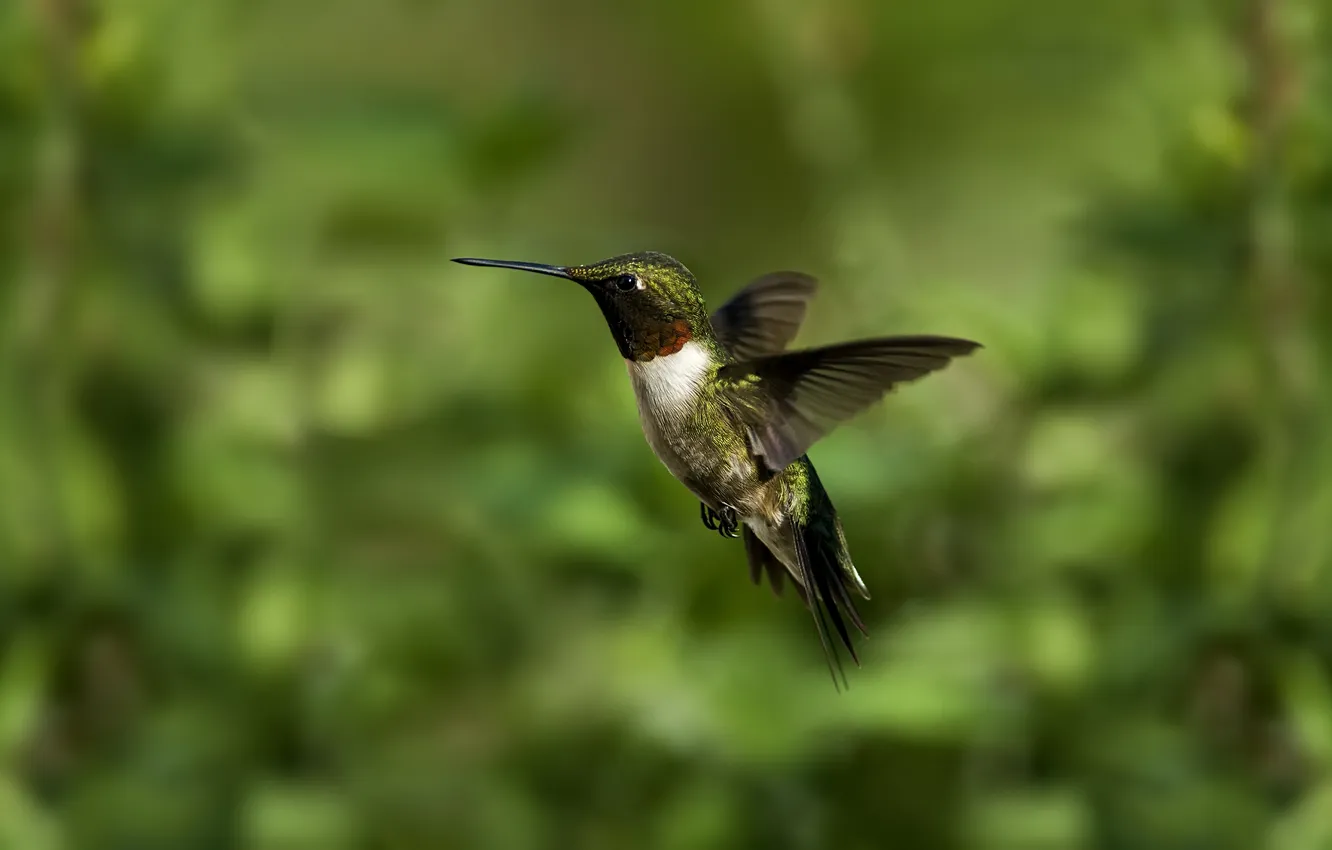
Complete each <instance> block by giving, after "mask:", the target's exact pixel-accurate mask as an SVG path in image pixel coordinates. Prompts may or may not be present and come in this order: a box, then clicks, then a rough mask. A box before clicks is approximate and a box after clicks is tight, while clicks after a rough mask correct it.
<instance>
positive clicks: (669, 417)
mask: <svg viewBox="0 0 1332 850" xmlns="http://www.w3.org/2000/svg"><path fill="white" fill-rule="evenodd" d="M455 262H458V263H463V264H465V265H470V266H494V267H498V268H506V269H518V270H520V271H527V272H536V273H538V274H544V275H552V276H554V277H562V278H566V279H568V280H572V281H574V282H575V283H577V284H579V285H581V286H582V287H583V288H584V289H586V290H587V291H588V292H590V293H592V297H593V298H595V299H596V302H597V305H598V306H599V307H600V308H601V312H602V314H603V315H604V316H605V318H606V323H607V324H608V325H609V326H610V330H611V335H612V336H613V337H614V338H615V344H616V346H617V347H618V348H619V351H620V356H621V357H623V358H624V360H625V364H626V366H627V367H628V370H629V378H630V381H631V382H632V384H633V387H634V395H635V396H636V398H637V401H638V413H639V419H640V421H641V422H642V425H643V432H644V434H645V435H646V436H647V441H648V444H649V445H650V446H651V447H652V450H653V452H654V453H655V454H656V455H657V457H658V458H659V459H660V460H661V462H662V463H663V464H665V466H666V468H667V469H668V470H670V472H671V474H672V475H674V476H675V477H676V478H677V479H679V480H680V482H681V483H683V484H684V485H685V487H687V488H689V490H690V492H692V493H693V494H694V495H695V496H696V497H698V499H699V501H700V503H701V504H700V507H699V511H700V515H701V517H702V520H703V524H704V525H705V526H707V527H708V528H709V529H712V530H714V531H718V532H720V533H721V534H722V535H724V536H727V537H737V536H739V537H743V538H744V546H745V554H746V556H747V557H748V560H749V573H750V578H751V579H752V580H753V582H754V583H755V584H759V583H761V580H762V576H763V575H765V574H766V575H767V578H768V582H769V584H770V585H771V586H772V589H773V591H774V593H776V594H777V595H779V596H780V595H781V592H782V587H783V582H784V579H785V576H786V574H787V573H790V575H791V578H792V579H793V583H794V585H795V588H796V591H797V593H799V595H800V598H801V600H802V601H803V602H804V603H805V605H806V607H807V608H808V609H809V611H810V613H811V614H812V615H813V618H814V626H815V629H816V630H817V632H818V635H819V642H820V643H821V644H822V646H823V652H824V656H825V658H826V659H827V661H828V667H829V670H830V671H831V672H832V674H833V683H834V684H837V683H838V674H839V673H841V675H842V681H843V682H845V673H844V672H843V671H842V667H841V658H840V655H839V653H838V651H837V649H836V648H835V647H834V645H833V643H832V639H831V633H830V631H829V623H831V625H832V629H833V630H834V631H835V632H836V634H837V637H838V638H839V639H840V640H841V643H842V645H843V646H845V647H846V649H847V651H848V652H849V653H850V654H851V659H852V660H853V661H854V662H855V663H856V665H857V666H859V664H860V659H859V656H857V654H856V649H855V645H854V644H853V642H852V640H851V634H850V632H849V630H848V628H847V621H848V620H849V621H850V622H851V624H853V625H854V626H855V627H856V628H857V629H859V630H860V631H861V633H862V634H865V635H866V636H868V634H869V633H868V632H867V631H866V629H865V624H864V622H863V621H862V620H861V617H860V614H859V613H858V612H857V611H856V607H855V603H854V602H853V601H852V598H851V594H852V592H853V591H854V592H855V593H858V594H859V595H860V596H861V597H863V598H865V599H869V591H868V589H867V588H866V587H865V583H864V581H862V580H861V578H860V574H859V573H858V572H856V568H855V566H854V564H852V562H851V555H850V553H849V552H848V551H847V545H846V537H845V535H844V534H843V532H842V523H841V521H840V520H839V519H838V517H837V511H836V509H834V508H833V503H832V500H831V499H830V498H829V497H828V493H827V491H825V490H824V489H823V485H822V483H820V481H819V477H818V475H817V474H816V473H815V472H814V466H813V464H811V463H810V462H809V458H808V457H807V456H806V455H805V452H806V451H807V450H808V449H809V447H810V446H811V445H812V444H813V443H815V442H816V441H817V440H818V439H819V438H820V437H822V436H823V435H824V434H826V433H828V432H829V431H830V430H832V429H833V428H834V427H835V426H836V425H837V424H838V423H840V422H842V421H845V420H847V419H849V418H851V417H852V416H854V415H855V414H857V413H859V412H860V411H862V410H864V409H865V408H867V407H869V406H870V405H871V404H873V403H874V402H876V401H877V400H878V399H879V398H880V397H882V396H883V395H884V394H885V393H887V392H889V391H890V390H892V389H893V388H894V387H896V386H897V385H898V384H901V383H905V382H907V381H913V380H915V379H917V378H920V377H922V376H924V375H927V374H929V373H930V372H934V371H937V370H939V369H942V368H943V367H945V366H947V365H948V363H949V361H950V360H951V359H952V358H954V357H960V356H962V355H965V354H970V353H971V352H973V351H975V350H976V349H977V348H980V345H979V344H978V343H975V342H971V341H969V340H965V339H955V338H952V337H944V336H888V337H878V338H874V339H863V340H857V341H854V342H844V343H840V344H838V345H828V346H823V347H820V348H806V349H800V350H797V351H786V345H787V343H789V342H790V341H791V339H792V338H793V337H794V336H795V334H796V331H797V330H798V329H799V327H800V323H801V321H802V320H803V319H804V317H805V308H806V305H807V303H808V302H809V300H810V299H811V298H812V297H813V295H814V292H815V290H816V288H817V284H816V282H815V280H814V278H812V277H810V276H809V275H805V274H801V273H799V272H774V273H771V274H767V275H764V276H762V277H759V278H757V279H756V280H754V281H752V282H751V283H750V284H749V285H747V286H745V287H744V288H743V289H741V290H740V291H739V292H737V293H736V294H735V295H734V296H732V297H731V299H730V300H729V301H727V302H726V303H725V304H723V305H722V306H721V307H720V308H718V309H717V311H716V312H714V313H712V314H711V315H709V314H708V313H707V309H706V307H705V306H704V302H703V296H702V295H701V294H700V293H699V289H698V283H697V281H696V280H695V279H694V276H693V274H691V273H690V271H689V270H688V269H686V268H685V267H684V266H683V265H682V264H681V263H680V262H679V261H677V260H676V259H674V258H673V257H669V256H667V255H666V254H661V253H657V252H653V251H648V252H643V253H638V254H623V255H621V256H617V257H611V258H610V259H606V260H602V261H600V262H597V263H592V264H591V265H585V266H550V265H542V264H539V263H526V262H512V261H507V260H482V259H473V258H459V259H456V260H455Z"/></svg>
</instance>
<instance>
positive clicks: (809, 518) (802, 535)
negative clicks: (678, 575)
mask: <svg viewBox="0 0 1332 850" xmlns="http://www.w3.org/2000/svg"><path fill="white" fill-rule="evenodd" d="M795 463H797V464H800V465H801V466H802V467H803V468H802V469H800V470H799V472H802V473H804V475H805V476H807V478H806V481H807V484H806V486H804V487H801V488H799V491H798V492H799V496H798V498H797V500H796V501H795V503H794V504H790V507H791V508H792V510H791V511H790V514H789V520H788V523H789V526H788V527H789V532H788V533H789V534H790V535H791V537H792V538H794V539H793V540H792V544H793V545H792V548H793V550H794V552H793V554H794V556H795V557H794V558H791V559H790V560H791V561H793V563H790V567H789V568H790V572H791V573H792V577H793V578H794V579H795V582H794V583H795V586H796V590H797V592H799V594H800V598H801V600H802V601H803V602H804V603H805V607H807V608H808V609H809V611H810V614H811V615H812V616H813V617H814V627H815V629H816V630H817V631H818V634H819V643H820V644H821V645H822V646H823V654H824V656H825V657H826V658H827V661H828V670H829V672H831V673H832V677H833V684H834V685H838V686H839V687H840V686H841V685H843V684H845V683H846V673H845V671H844V670H843V669H842V659H841V654H840V652H839V651H838V647H837V646H836V645H835V644H834V643H833V633H836V635H837V638H838V639H839V640H840V641H841V644H842V646H843V647H845V648H846V650H847V652H849V653H850V655H851V660H852V661H854V662H855V663H856V666H857V667H858V666H860V658H859V656H857V654H856V648H855V644H854V643H853V642H852V638H851V630H850V628H849V627H848V625H847V624H848V622H849V623H850V625H851V626H854V627H855V628H856V629H858V630H859V631H860V632H861V634H863V635H866V636H868V634H869V632H868V631H867V630H866V629H865V623H864V621H863V620H861V618H860V613H859V612H858V611H857V610H856V606H855V602H854V601H853V599H852V593H853V592H854V593H856V594H859V595H860V596H861V597H862V598H864V599H869V598H870V595H869V590H868V589H867V588H866V587H865V582H864V581H862V580H861V578H860V574H859V573H858V572H856V568H855V565H854V564H853V563H852V562H851V554H850V552H849V551H848V549H847V546H846V537H845V535H844V534H843V533H842V524H841V522H840V521H839V520H838V518H837V510H836V509H835V508H834V507H833V504H832V499H830V498H829V497H828V494H827V492H826V491H825V490H824V489H823V485H822V484H821V483H820V482H819V478H818V475H817V474H816V473H815V472H814V466H813V464H810V463H809V461H808V459H806V458H803V457H802V458H799V459H798V460H797V461H795ZM793 495H794V494H793ZM744 538H745V550H746V554H748V556H749V566H750V575H751V577H752V578H753V580H754V582H755V583H756V584H757V583H758V582H759V581H760V580H761V576H762V575H763V574H764V573H766V574H767V576H768V581H769V582H770V583H771V584H772V588H773V590H774V591H776V592H777V593H781V589H782V580H783V578H784V576H785V573H786V572H787V568H786V567H784V566H782V564H781V561H780V560H779V559H778V558H777V556H776V555H775V554H774V553H773V552H772V551H771V550H769V549H768V548H767V547H766V546H765V545H764V544H763V542H762V541H760V540H759V539H758V538H757V537H756V536H755V535H754V532H752V531H751V530H750V529H749V528H748V526H746V527H745V530H744ZM787 554H788V556H789V555H790V554H792V553H790V552H788V553H787Z"/></svg>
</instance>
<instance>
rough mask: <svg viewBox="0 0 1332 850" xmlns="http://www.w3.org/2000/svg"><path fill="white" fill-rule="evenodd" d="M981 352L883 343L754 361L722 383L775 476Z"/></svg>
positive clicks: (732, 370) (724, 373)
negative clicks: (921, 382)
mask: <svg viewBox="0 0 1332 850" xmlns="http://www.w3.org/2000/svg"><path fill="white" fill-rule="evenodd" d="M977 348H980V344H979V343H975V342H972V341H970V340H965V339H956V338H953V337H945V336H891V337H881V338H878V339H865V340H858V341H856V342H846V343H841V344H839V345H829V346H824V347H821V348H807V349H803V350H801V351H791V352H786V353H783V354H776V355H771V356H766V357H756V358H751V359H748V360H744V361H742V362H739V363H731V364H728V365H726V366H723V367H722V368H721V370H720V372H719V373H718V377H719V378H720V379H721V380H722V381H723V382H725V385H726V386H727V391H728V393H729V394H730V395H731V397H732V398H733V399H734V400H735V402H736V409H737V410H739V411H740V415H741V418H742V419H743V420H745V424H746V425H747V426H748V428H749V438H750V449H751V451H753V453H754V455H755V456H756V457H759V458H762V460H763V463H764V465H765V466H766V467H767V468H768V469H769V470H770V471H773V472H775V471H777V470H780V469H783V468H785V467H786V465H787V464H789V463H790V462H791V461H793V460H795V459H796V458H798V457H800V456H801V455H803V454H804V453H805V452H806V451H808V450H809V447H810V446H811V445H813V444H814V443H815V442H817V441H818V440H819V438H820V437H822V436H823V435H824V434H827V433H828V432H829V431H831V430H832V429H833V428H834V427H836V426H837V425H838V424H839V423H841V422H844V421H846V420H847V419H850V418H851V417H852V416H855V415H856V414H857V413H859V412H861V411H862V410H864V409H865V408H867V407H869V406H870V405H871V404H873V403H874V402H876V401H878V400H879V399H880V398H881V397H883V395H884V394H885V393H887V392H890V391H891V390H892V389H893V388H894V387H896V386H897V385H898V384H902V383H906V382H908V381H914V380H916V379H917V378H921V377H923V376H925V375H928V374H929V373H931V372H935V371H938V370H939V369H942V368H944V367H945V366H947V365H948V364H949V362H951V361H952V359H953V358H954V357H961V356H963V355H966V354H970V353H971V352H973V351H975V350H976V349H977Z"/></svg>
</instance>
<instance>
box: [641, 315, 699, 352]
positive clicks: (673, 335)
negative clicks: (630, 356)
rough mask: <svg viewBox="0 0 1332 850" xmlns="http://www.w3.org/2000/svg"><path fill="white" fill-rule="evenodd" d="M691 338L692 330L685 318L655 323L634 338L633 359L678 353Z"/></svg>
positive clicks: (692, 335)
mask: <svg viewBox="0 0 1332 850" xmlns="http://www.w3.org/2000/svg"><path fill="white" fill-rule="evenodd" d="M693 338H694V331H693V329H692V328H690V327H689V322H688V321H686V320H685V319H676V320H675V321H674V322H670V323H669V324H663V325H657V326H655V327H653V328H652V329H651V330H649V331H647V332H646V333H644V334H643V335H642V336H641V337H638V338H636V339H635V340H634V359H635V360H637V361H639V362H646V361H648V360H652V359H654V358H656V357H669V356H670V355H672V354H677V353H679V351H680V349H682V348H684V347H685V343H686V342H689V340H691V339H693Z"/></svg>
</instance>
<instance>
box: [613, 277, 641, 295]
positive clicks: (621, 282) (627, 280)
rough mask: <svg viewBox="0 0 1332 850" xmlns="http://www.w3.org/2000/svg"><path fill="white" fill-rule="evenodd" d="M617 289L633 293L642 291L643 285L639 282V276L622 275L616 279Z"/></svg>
mask: <svg viewBox="0 0 1332 850" xmlns="http://www.w3.org/2000/svg"><path fill="white" fill-rule="evenodd" d="M615 288H616V289H618V290H620V291H621V292H633V291H634V290H635V289H642V288H643V285H642V284H641V283H639V282H638V275H632V274H622V275H620V276H619V277H617V278H616V279H615Z"/></svg>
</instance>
